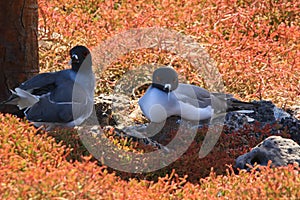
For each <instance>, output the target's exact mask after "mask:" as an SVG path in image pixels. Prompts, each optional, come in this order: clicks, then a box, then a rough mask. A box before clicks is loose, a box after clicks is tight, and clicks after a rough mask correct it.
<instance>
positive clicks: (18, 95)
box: [3, 88, 39, 110]
mask: <svg viewBox="0 0 300 200" xmlns="http://www.w3.org/2000/svg"><path fill="white" fill-rule="evenodd" d="M11 92H12V95H11V97H10V98H9V99H8V100H7V101H5V102H3V104H11V105H16V106H18V108H19V109H20V110H22V109H24V108H28V107H31V106H33V105H34V104H36V103H37V102H38V101H39V98H38V97H37V96H35V95H33V94H31V93H29V92H27V91H25V90H22V89H20V88H16V89H15V91H13V90H11Z"/></svg>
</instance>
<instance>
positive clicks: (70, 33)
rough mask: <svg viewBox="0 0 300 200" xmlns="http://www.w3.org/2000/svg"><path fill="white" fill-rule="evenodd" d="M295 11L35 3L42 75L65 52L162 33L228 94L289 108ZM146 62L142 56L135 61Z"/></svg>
mask: <svg viewBox="0 0 300 200" xmlns="http://www.w3.org/2000/svg"><path fill="white" fill-rule="evenodd" d="M299 4H300V3H299V2H298V1H296V0H293V1H288V0H280V1H276V2H273V1H261V0H260V1H255V2H253V1H247V0H246V1H244V0H232V1H224V0H218V1H212V0H209V1H203V2H199V1H180V2H179V1H141V0H140V1H134V2H131V1H95V0H89V1H85V2H75V1H72V0H56V1H54V0H52V1H45V0H39V6H40V20H39V28H40V34H39V40H40V42H41V48H40V58H41V62H42V63H41V68H42V69H43V70H48V69H50V70H54V69H58V68H63V67H64V64H66V63H67V59H65V56H67V55H68V54H67V53H66V52H67V50H68V49H69V48H70V47H71V46H73V45H75V44H78V43H82V44H85V45H87V46H89V47H91V48H93V47H95V46H97V45H98V44H99V43H101V42H102V41H104V40H105V39H107V38H109V37H111V36H114V35H116V34H118V33H120V32H123V31H126V30H128V29H131V28H143V27H154V26H155V27H164V28H168V29H171V30H176V31H180V32H182V33H184V34H187V35H191V36H192V37H194V38H195V39H196V40H197V41H198V42H199V43H200V44H203V46H204V47H205V48H206V49H207V51H208V53H209V54H210V55H211V57H212V58H213V59H215V61H216V63H217V66H218V68H219V71H220V72H221V74H222V78H223V80H224V84H225V86H226V89H227V91H228V92H230V93H234V94H235V95H237V96H239V97H241V98H244V99H248V100H250V99H260V98H262V99H268V100H272V101H273V102H275V103H276V104H277V105H278V106H280V107H281V106H285V105H287V106H290V105H293V103H294V102H295V101H297V100H299V97H298V96H299V91H300V89H299V71H300V70H299V66H300V64H299V62H300V58H299V55H300V54H299V53H300V47H299V41H300V27H299V24H300V17H299V11H300V5H299ZM49 41H50V42H49ZM62 52H65V53H62ZM134 56H135V54H134V55H132V54H131V55H130V57H131V58H133V59H134ZM144 59H147V54H145V55H144V56H142V57H138V58H137V60H140V62H142V60H144ZM140 62H137V63H130V64H139V63H140ZM142 63H143V62H142ZM121 64H122V68H126V67H127V66H128V63H121ZM52 66H55V68H53V67H52ZM181 67H182V68H183V69H184V68H185V66H181ZM127 68H128V67H127ZM249 77H251V78H249ZM199 78H200V79H201V77H199V75H197V74H196V73H190V76H189V79H188V80H191V82H192V83H193V82H195V83H197V82H198V81H197V79H199ZM202 78H203V77H202ZM193 80H196V81H193Z"/></svg>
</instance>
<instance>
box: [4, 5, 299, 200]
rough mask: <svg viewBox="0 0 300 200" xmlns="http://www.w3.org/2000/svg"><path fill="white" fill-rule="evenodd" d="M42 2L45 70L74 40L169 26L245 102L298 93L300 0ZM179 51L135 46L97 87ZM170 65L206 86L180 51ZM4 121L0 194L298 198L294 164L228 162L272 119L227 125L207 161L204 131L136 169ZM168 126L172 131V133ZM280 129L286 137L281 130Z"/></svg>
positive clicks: (92, 42) (292, 98)
mask: <svg viewBox="0 0 300 200" xmlns="http://www.w3.org/2000/svg"><path fill="white" fill-rule="evenodd" d="M38 3H39V36H38V37H39V46H40V48H39V55H40V69H41V72H45V71H55V70H59V69H63V68H65V67H67V62H68V60H69V58H68V50H69V49H70V48H71V47H72V46H74V45H76V44H83V45H86V46H88V47H89V48H91V49H93V48H94V47H96V46H97V45H99V44H100V43H101V42H102V41H104V40H106V39H108V38H110V37H112V36H114V35H117V34H118V33H120V32H124V31H126V30H129V29H132V28H143V27H164V28H168V29H171V30H175V31H178V32H182V33H184V34H186V35H190V36H192V37H193V38H194V39H195V40H196V41H198V42H199V43H200V44H201V45H203V46H204V47H205V48H206V50H207V52H208V53H209V54H210V56H211V57H212V58H213V59H214V60H215V61H216V65H217V67H218V69H219V71H220V73H221V75H222V78H223V80H224V85H225V87H226V89H227V92H230V93H233V94H235V95H236V96H237V97H240V98H242V99H244V100H252V99H260V98H262V99H268V100H272V101H273V102H275V103H276V105H277V106H279V107H283V106H291V105H293V104H294V102H296V101H299V91H300V88H299V86H300V85H299V82H300V80H299V77H300V76H299V72H300V44H299V41H300V27H299V24H300V16H299V13H300V12H299V11H300V3H299V1H296V0H292V1H288V0H279V1H262V0H258V1H254V2H253V1H247V0H228V1H225V0H217V1H212V0H208V1H200V2H199V1H195V0H189V1H172V0H171V1H148V0H137V1H125V0H124V1H123V0H122V1H101V0H87V1H74V0H49V1H46V0H39V1H38ZM173 58H174V55H172V54H171V53H169V52H163V51H160V50H157V49H154V50H153V49H141V50H136V51H133V52H129V53H128V54H126V55H124V56H123V57H121V58H118V60H117V61H115V62H113V63H111V65H110V66H109V67H108V69H107V71H106V72H103V74H102V77H103V79H102V83H101V84H99V85H98V88H97V91H98V92H99V93H102V92H105V93H110V92H111V91H113V89H114V84H115V83H116V82H117V80H118V79H119V78H120V77H121V76H122V74H124V73H125V72H126V71H127V70H129V69H134V68H135V67H137V66H139V65H141V64H146V63H152V62H157V63H159V64H169V63H170V62H171V60H173ZM172 64H173V65H174V67H175V69H176V70H177V71H178V72H180V74H181V75H184V78H185V79H186V80H188V81H189V82H190V83H193V84H197V85H201V86H202V85H203V86H206V85H205V83H203V77H201V76H200V75H199V74H197V70H196V69H195V68H193V66H191V65H190V64H189V63H187V61H185V60H183V59H180V58H178V59H175V60H173V61H172ZM100 86H101V87H100ZM0 122H1V125H0V146H1V148H0V162H1V166H0V174H1V176H0V184H1V188H0V196H1V199H17V198H26V199H30V198H31V199H34V198H35V199H55V198H57V199H60V198H66V199H202V198H205V199H214V198H222V199H238V198H241V199H265V198H273V199H279V198H286V199H299V198H300V189H299V188H300V176H299V173H298V171H299V167H298V166H297V165H291V166H288V167H282V168H270V167H266V168H262V169H260V170H259V172H258V171H257V170H253V171H252V172H250V173H246V172H244V171H242V172H240V173H239V174H238V175H237V174H234V173H233V171H232V168H231V167H228V166H227V165H233V164H234V159H235V158H236V157H237V156H238V155H241V154H243V153H246V152H247V151H249V150H250V149H251V147H253V146H255V145H256V144H258V143H259V142H260V141H261V140H262V139H264V138H265V137H267V136H268V135H269V129H270V128H272V127H269V126H266V127H265V128H264V129H260V128H258V127H259V126H254V127H246V128H245V129H244V130H243V131H242V132H232V133H231V134H223V133H222V134H221V136H220V139H219V141H218V143H217V144H216V146H215V148H214V149H213V151H212V152H210V153H209V154H208V155H207V156H206V157H205V158H204V159H199V157H198V152H199V149H200V147H201V144H202V141H203V138H204V136H205V134H206V133H205V132H202V131H203V130H199V131H198V133H197V136H196V138H195V141H194V142H193V143H192V145H191V146H190V148H189V149H188V151H187V152H186V153H185V154H184V155H183V156H181V157H180V158H179V159H178V160H177V161H175V162H174V163H172V164H171V165H170V166H168V167H166V168H164V169H161V170H159V171H157V172H153V173H152V174H151V173H150V174H146V175H141V176H139V175H131V174H122V173H121V172H114V171H113V170H112V169H109V168H107V167H105V166H99V165H98V164H97V163H96V162H95V161H94V159H93V158H92V157H91V156H90V155H89V153H88V152H87V150H86V149H85V148H84V147H83V146H82V143H81V142H80V140H79V137H78V135H76V132H75V131H74V130H69V129H64V130H56V131H55V132H51V133H44V132H42V131H37V130H36V129H35V128H34V127H33V126H31V125H30V124H29V123H28V122H26V121H23V120H20V119H17V118H15V117H12V116H10V115H2V114H0ZM253 133H260V136H259V137H256V136H254V135H253ZM169 134H170V137H172V134H173V133H172V132H170V133H169ZM280 134H281V135H283V136H285V137H288V135H286V134H285V133H284V132H282V133H280ZM54 138H55V139H54ZM112 140H113V142H114V143H118V142H119V146H120V148H124V149H126V150H136V149H134V148H136V146H135V144H132V143H131V142H130V141H129V142H128V141H125V142H124V141H123V140H122V139H119V140H118V139H115V138H113V139H112ZM138 148H140V147H138ZM137 151H140V149H138V150H137ZM212 167H213V170H211V169H212ZM174 169H175V171H174ZM111 172H113V173H111ZM118 175H124V176H123V177H122V176H118ZM131 177H137V178H138V179H134V178H131ZM142 179H146V180H142ZM125 180H126V181H125Z"/></svg>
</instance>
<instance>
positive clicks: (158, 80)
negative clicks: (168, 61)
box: [152, 67, 178, 93]
mask: <svg viewBox="0 0 300 200" xmlns="http://www.w3.org/2000/svg"><path fill="white" fill-rule="evenodd" d="M152 86H153V87H156V88H158V89H160V90H163V91H164V92H168V93H169V92H172V91H173V90H176V88H177V87H178V74H177V72H176V71H175V70H174V69H173V68H172V67H160V68H158V69H156V70H155V71H154V72H153V75H152Z"/></svg>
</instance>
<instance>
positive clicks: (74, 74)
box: [3, 46, 95, 129]
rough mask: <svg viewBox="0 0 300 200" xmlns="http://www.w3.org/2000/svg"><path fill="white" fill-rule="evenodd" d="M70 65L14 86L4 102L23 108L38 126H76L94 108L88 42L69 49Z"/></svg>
mask: <svg viewBox="0 0 300 200" xmlns="http://www.w3.org/2000/svg"><path fill="white" fill-rule="evenodd" d="M70 57H71V60H70V64H71V66H72V68H71V69H66V70H62V71H57V72H50V73H42V74H38V75H36V76H34V77H33V78H31V79H29V80H27V81H25V82H24V83H22V84H21V85H20V86H19V87H17V88H15V89H14V90H11V92H12V95H11V96H10V98H9V99H8V100H7V101H5V102H3V103H6V104H13V105H17V106H18V107H19V109H20V110H23V109H24V114H25V116H26V118H27V119H28V120H29V121H30V122H33V123H34V125H35V126H37V127H38V126H41V125H45V126H46V128H47V129H50V128H53V127H55V126H66V127H73V126H76V125H79V124H81V123H82V122H83V121H84V120H85V119H87V118H88V117H89V116H90V115H91V113H92V109H93V98H94V84H95V77H94V74H93V71H92V58H91V53H90V51H89V50H88V48H86V47H85V46H75V47H73V48H72V49H71V50H70Z"/></svg>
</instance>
